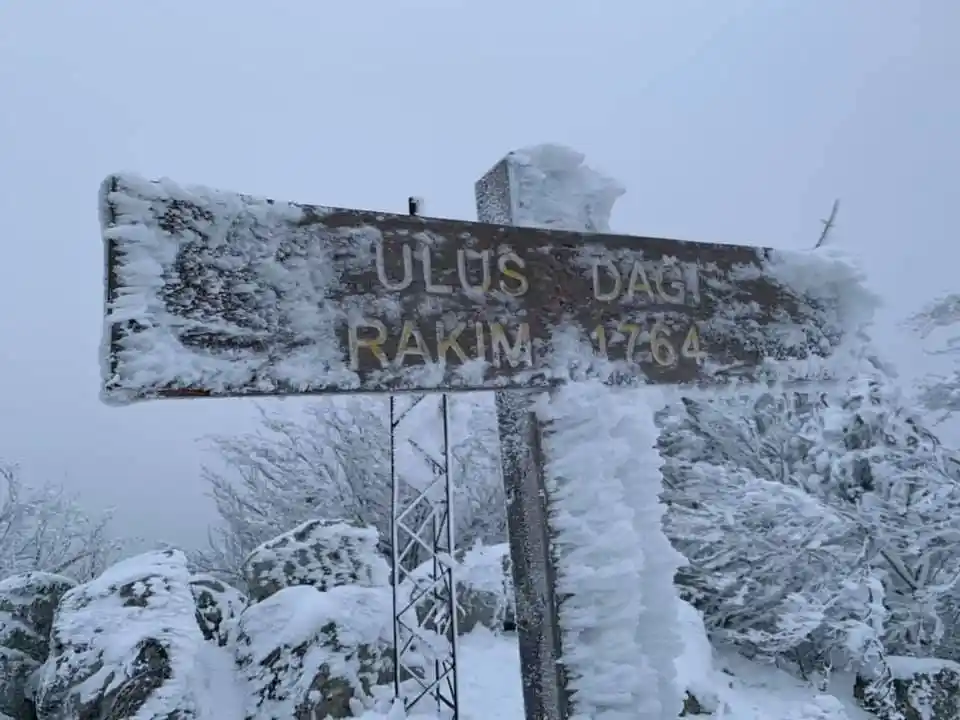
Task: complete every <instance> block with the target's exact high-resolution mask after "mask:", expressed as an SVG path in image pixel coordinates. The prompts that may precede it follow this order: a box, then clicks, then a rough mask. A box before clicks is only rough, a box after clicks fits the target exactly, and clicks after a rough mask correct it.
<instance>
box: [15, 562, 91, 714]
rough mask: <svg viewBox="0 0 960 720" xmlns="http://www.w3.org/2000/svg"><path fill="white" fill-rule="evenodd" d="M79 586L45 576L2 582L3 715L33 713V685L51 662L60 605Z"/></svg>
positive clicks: (31, 575) (17, 577)
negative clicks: (45, 665) (52, 641)
mask: <svg viewBox="0 0 960 720" xmlns="http://www.w3.org/2000/svg"><path fill="white" fill-rule="evenodd" d="M75 584H76V583H74V581H73V580H71V579H70V578H66V577H63V576H61V575H52V574H50V573H43V572H28V573H22V574H20V575H14V576H12V577H8V578H6V579H5V580H3V581H0V713H6V714H9V715H11V716H13V717H15V718H21V717H28V716H29V713H30V712H31V711H32V707H31V706H32V702H31V700H30V698H29V695H30V694H32V693H31V681H32V678H33V676H34V674H35V673H36V671H37V669H38V668H39V667H40V666H41V665H42V664H43V663H44V661H46V659H47V655H48V653H49V649H50V630H51V628H52V627H53V616H54V613H55V611H56V608H57V604H58V603H59V602H60V599H61V598H62V597H63V595H64V594H65V593H66V592H67V591H68V590H70V589H71V588H72V587H74V585H75Z"/></svg>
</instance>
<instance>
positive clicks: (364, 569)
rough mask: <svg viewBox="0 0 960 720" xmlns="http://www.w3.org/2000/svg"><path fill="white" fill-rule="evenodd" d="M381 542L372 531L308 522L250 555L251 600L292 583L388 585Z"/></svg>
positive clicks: (338, 523)
mask: <svg viewBox="0 0 960 720" xmlns="http://www.w3.org/2000/svg"><path fill="white" fill-rule="evenodd" d="M379 542H380V536H379V534H378V533H377V530H376V529H375V528H371V527H361V526H357V525H352V524H349V523H346V522H342V521H329V520H319V519H318V520H308V521H307V522H305V523H302V524H301V525H298V526H297V527H295V528H294V529H293V530H290V531H289V532H285V533H283V535H280V536H278V537H276V538H274V539H272V540H268V541H267V542H265V543H263V544H262V545H260V546H259V547H258V548H256V549H255V550H254V551H253V552H252V553H250V556H249V557H248V558H247V560H246V562H245V563H244V576H245V579H246V581H247V585H248V588H249V591H250V599H251V600H252V601H254V602H259V601H261V600H264V599H266V598H268V597H270V596H271V595H273V594H274V593H276V592H277V591H279V590H281V589H283V588H287V587H293V586H296V585H309V586H312V587H315V588H317V589H318V590H328V589H330V588H333V587H337V586H339V585H359V586H362V587H377V586H387V585H389V582H390V569H389V567H388V565H387V562H386V560H385V559H384V558H383V557H382V556H381V555H380V553H379V552H378V551H377V547H378V545H379Z"/></svg>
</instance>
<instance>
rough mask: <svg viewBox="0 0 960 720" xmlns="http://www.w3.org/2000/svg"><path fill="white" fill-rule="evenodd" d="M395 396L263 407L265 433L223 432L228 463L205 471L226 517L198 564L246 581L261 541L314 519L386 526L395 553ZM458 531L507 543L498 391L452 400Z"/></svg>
mask: <svg viewBox="0 0 960 720" xmlns="http://www.w3.org/2000/svg"><path fill="white" fill-rule="evenodd" d="M386 403H387V401H386V399H385V398H380V397H343V398H330V399H327V400H325V401H323V402H316V403H312V404H310V405H308V406H306V407H304V408H303V411H302V412H301V413H299V414H281V413H279V412H274V413H269V412H266V411H263V410H262V411H261V428H260V430H259V431H258V432H255V433H248V434H244V435H239V436H235V437H218V438H214V446H215V449H216V450H217V451H218V452H219V454H220V456H221V458H222V460H223V462H224V463H225V466H226V467H225V469H215V468H213V467H212V466H208V467H207V468H206V469H205V478H206V480H207V482H208V483H209V485H210V489H211V492H212V495H213V498H214V501H215V502H216V505H217V510H218V512H219V515H220V518H221V524H220V526H219V527H218V528H216V529H215V530H214V531H213V532H212V535H211V542H210V549H209V550H207V551H204V552H203V553H200V554H199V555H198V556H197V557H196V558H195V560H196V563H197V565H198V567H199V568H200V569H202V570H204V571H206V572H210V573H214V574H217V575H219V576H222V577H226V578H227V579H228V580H229V581H230V582H231V583H233V584H240V583H242V572H241V567H242V564H243V561H244V560H245V558H246V557H247V555H248V554H249V553H250V552H251V551H252V550H253V549H254V548H255V547H257V546H258V545H260V544H261V543H263V542H265V541H267V540H270V539H272V538H274V537H275V536H277V535H279V534H280V533H282V532H286V531H287V530H290V529H291V528H293V527H295V526H297V525H299V524H300V523H303V522H305V521H307V520H311V519H314V518H326V519H344V520H347V521H349V522H356V523H358V524H360V525H363V526H369V527H374V528H377V530H378V531H379V533H380V538H381V551H382V552H383V553H384V555H389V538H390V537H391V535H390V528H389V521H390V503H391V489H390V458H389V432H388V427H387V423H388V410H387V404H386ZM450 405H451V415H452V418H451V420H452V421H451V444H452V454H453V461H454V467H453V469H452V470H453V476H454V479H455V482H456V483H457V488H456V492H457V495H456V499H455V502H456V504H457V506H456V512H455V514H454V516H455V517H456V518H457V528H456V532H457V537H458V542H459V543H460V544H467V545H469V544H472V543H473V542H474V541H475V540H479V541H481V542H485V543H495V542H501V541H502V540H504V539H505V537H506V510H505V505H504V502H505V500H504V494H503V486H502V482H501V480H500V471H499V456H498V446H497V440H496V418H495V414H494V410H493V404H492V398H491V397H489V395H483V394H478V395H470V394H467V395H463V396H458V397H457V398H455V399H453V400H451V403H450Z"/></svg>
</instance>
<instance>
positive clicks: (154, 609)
mask: <svg viewBox="0 0 960 720" xmlns="http://www.w3.org/2000/svg"><path fill="white" fill-rule="evenodd" d="M203 642H204V640H203V635H202V634H201V632H200V628H199V627H198V626H197V622H196V605H195V603H194V599H193V593H192V592H191V588H190V573H189V571H188V570H187V559H186V557H185V556H184V554H183V553H181V552H179V551H176V550H165V551H162V552H151V553H145V554H143V555H139V556H136V557H133V558H130V559H129V560H125V561H123V562H120V563H117V564H116V565H114V566H112V567H111V568H109V569H108V570H107V571H106V572H104V573H103V574H102V575H100V577H98V578H96V579H95V580H92V581H91V582H88V583H86V584H84V585H80V586H78V587H76V588H74V589H73V590H70V591H69V592H68V593H67V594H66V595H65V596H64V597H63V599H62V600H61V602H60V605H59V607H58V609H57V612H56V616H55V618H54V622H53V631H52V633H51V655H50V658H49V659H48V660H47V663H46V664H45V666H44V667H43V670H42V672H41V676H40V682H39V687H38V691H37V714H38V716H39V717H40V718H41V720H76V718H86V717H89V718H106V717H109V718H115V719H116V720H121V719H124V718H164V719H165V720H187V719H188V718H193V717H195V714H194V711H193V702H192V696H191V677H192V671H193V667H194V661H195V657H196V654H197V652H198V649H199V648H200V646H202V644H203Z"/></svg>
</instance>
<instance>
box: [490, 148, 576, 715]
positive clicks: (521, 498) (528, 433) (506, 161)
mask: <svg viewBox="0 0 960 720" xmlns="http://www.w3.org/2000/svg"><path fill="white" fill-rule="evenodd" d="M512 176H513V173H512V171H511V165H510V156H507V157H505V158H503V159H502V160H501V161H500V162H499V163H497V164H496V165H495V166H494V167H493V168H491V169H490V171H489V172H487V174H486V175H484V176H483V177H482V178H480V180H478V181H477V183H476V187H475V190H476V199H477V220H479V221H480V222H483V223H492V224H496V225H516V224H517V223H516V212H515V208H516V207H517V203H518V200H519V198H518V197H517V193H518V188H516V187H515V185H516V183H515V182H512ZM538 394H539V393H537V392H531V391H528V390H514V391H509V390H508V391H501V392H498V393H497V394H496V403H497V426H498V429H499V432H500V464H501V468H502V472H503V483H504V488H505V490H506V497H507V526H508V529H509V533H510V560H511V565H512V566H513V586H514V592H515V602H516V618H517V635H518V637H519V641H520V667H521V676H522V679H523V704H524V709H525V717H526V718H527V720H566V719H567V718H568V717H569V716H570V697H569V693H568V692H567V677H566V672H565V669H564V666H563V644H562V635H561V631H560V620H559V617H558V610H559V598H558V597H557V592H556V564H555V562H554V557H553V549H552V547H551V543H550V536H551V534H550V519H549V498H548V497H547V491H546V484H545V483H544V477H543V468H544V458H543V453H542V447H543V445H542V430H543V429H542V427H541V426H540V423H539V421H538V420H537V416H536V414H535V413H534V412H533V410H532V408H531V403H532V401H533V400H534V399H535V398H536V396H537V395H538Z"/></svg>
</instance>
